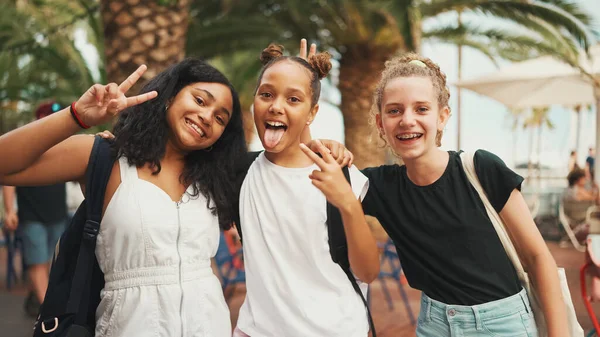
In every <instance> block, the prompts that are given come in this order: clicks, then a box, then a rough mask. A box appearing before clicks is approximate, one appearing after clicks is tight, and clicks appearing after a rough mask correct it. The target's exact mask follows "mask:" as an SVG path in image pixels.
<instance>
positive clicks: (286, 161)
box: [234, 45, 379, 337]
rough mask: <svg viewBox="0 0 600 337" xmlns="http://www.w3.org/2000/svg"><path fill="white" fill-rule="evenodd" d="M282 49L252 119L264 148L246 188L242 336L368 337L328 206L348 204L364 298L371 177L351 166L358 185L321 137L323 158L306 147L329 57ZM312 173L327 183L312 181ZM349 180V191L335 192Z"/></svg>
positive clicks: (371, 273) (371, 247)
mask: <svg viewBox="0 0 600 337" xmlns="http://www.w3.org/2000/svg"><path fill="white" fill-rule="evenodd" d="M282 51H283V49H282V47H280V46H273V45H271V46H269V48H267V49H265V50H264V51H263V53H262V55H261V60H262V62H263V64H265V66H264V68H263V70H262V73H261V74H260V76H259V80H258V87H257V90H256V94H255V98H254V121H255V124H256V129H257V131H258V135H259V137H260V139H261V141H262V144H263V146H264V148H265V152H262V153H260V155H259V156H258V157H257V158H256V160H255V161H254V162H253V163H252V165H251V166H250V169H249V170H248V173H247V175H246V178H245V180H244V182H243V185H242V188H241V193H240V217H241V225H242V228H243V240H244V241H243V242H244V263H245V268H246V288H247V294H246V299H245V301H244V304H243V305H242V307H241V309H240V314H239V319H238V323H237V329H236V331H235V332H234V336H253V337H256V336H261V337H262V336H271V337H274V336H287V337H296V336H297V337H305V336H328V337H335V336H339V337H342V336H343V337H349V336H350V337H351V336H356V337H366V336H367V335H368V331H369V324H368V319H367V312H366V308H365V306H364V304H363V302H362V299H361V298H360V296H359V295H358V294H357V293H356V292H355V290H354V288H353V286H352V284H351V282H350V281H349V280H348V278H347V276H346V274H345V273H344V271H343V270H342V268H340V266H339V265H337V264H336V263H335V262H334V261H333V260H332V257H331V254H330V252H329V246H328V239H327V238H328V236H327V226H326V220H327V212H326V204H327V201H329V202H330V203H331V204H333V205H334V206H336V207H338V209H339V210H340V213H341V215H342V220H343V222H344V230H345V233H346V238H347V243H348V256H349V260H350V266H351V269H352V271H353V272H354V274H355V276H356V277H357V278H358V279H359V284H360V288H361V290H362V292H363V295H364V293H365V292H366V286H367V285H366V283H369V282H371V281H372V280H374V279H375V278H376V277H377V275H378V273H379V257H378V250H377V246H376V243H375V240H374V238H373V237H372V235H371V233H370V230H369V227H368V225H367V223H366V221H365V217H364V213H363V211H362V208H361V204H360V201H359V200H360V199H362V197H363V196H364V195H365V193H366V191H367V188H368V181H367V179H366V178H365V176H364V175H362V174H361V173H360V172H359V171H358V170H357V169H356V168H355V167H351V168H350V170H349V171H350V178H351V181H352V187H350V186H349V185H348V184H347V183H346V179H345V177H344V175H343V173H342V170H341V168H340V165H339V164H338V163H336V162H335V160H334V159H333V158H332V156H331V155H330V154H329V152H328V150H327V149H326V148H325V147H324V146H323V145H322V144H320V143H319V142H318V141H316V142H317V144H318V151H319V152H320V154H321V156H322V159H321V158H320V157H318V156H317V155H316V154H315V153H314V152H312V151H311V150H309V149H308V148H307V147H306V146H304V145H301V142H308V141H309V140H310V139H308V138H309V136H308V134H309V133H308V127H309V125H310V124H311V122H312V121H313V119H314V117H315V115H316V113H317V111H318V109H319V105H318V103H317V102H318V100H319V94H320V90H321V85H320V79H321V78H324V77H325V76H326V75H327V73H328V72H329V70H330V69H331V63H330V60H329V55H328V54H326V53H319V54H316V55H313V56H310V57H309V58H308V59H307V60H305V59H303V58H300V57H288V56H282ZM301 146H302V147H301ZM305 153H306V154H305ZM307 154H308V155H307ZM314 160H317V161H318V166H317V165H315V164H314V162H313V161H314ZM319 169H321V170H320V171H319ZM309 176H313V178H314V179H317V180H319V182H318V183H317V182H315V183H314V185H313V183H311V180H310V179H309ZM341 183H344V184H345V186H347V188H346V189H343V190H341V191H337V189H336V188H335V185H338V184H341ZM319 189H321V190H322V192H321V191H320V190H319ZM326 199H327V200H326Z"/></svg>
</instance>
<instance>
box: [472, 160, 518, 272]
mask: <svg viewBox="0 0 600 337" xmlns="http://www.w3.org/2000/svg"><path fill="white" fill-rule="evenodd" d="M474 155H475V153H470V152H462V153H461V154H460V159H461V161H462V165H463V169H464V171H465V174H466V175H467V178H469V181H470V182H471V185H473V187H475V190H476V191H477V193H478V194H479V198H481V201H483V204H484V205H485V210H486V211H487V214H488V217H489V218H490V221H491V222H492V224H493V225H494V229H495V230H496V233H498V237H499V238H500V241H501V242H502V245H503V246H504V250H505V251H506V254H507V255H508V257H509V258H510V260H511V262H512V263H513V265H514V267H515V270H516V271H517V275H519V278H522V277H526V274H525V271H524V269H523V265H522V264H521V260H520V259H519V255H518V254H517V250H516V249H515V246H514V245H513V243H512V241H511V239H510V236H509V235H508V232H507V231H506V226H505V225H504V222H503V221H502V218H500V215H499V214H498V212H496V210H495V209H494V206H492V204H491V203H490V201H489V199H488V198H487V195H486V194H485V191H484V190H483V186H481V183H480V182H479V178H478V177H477V172H475V163H474V161H473V156H474Z"/></svg>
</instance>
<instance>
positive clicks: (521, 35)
mask: <svg viewBox="0 0 600 337" xmlns="http://www.w3.org/2000/svg"><path fill="white" fill-rule="evenodd" d="M224 3H225V5H224ZM192 9H194V10H195V11H194V12H195V13H196V14H195V16H194V20H193V22H192V24H191V25H190V34H189V35H188V43H187V49H188V51H190V52H192V53H194V54H198V55H202V56H205V57H212V56H216V55H222V54H226V53H231V52H232V51H239V50H254V53H255V54H256V55H257V54H258V51H259V50H260V49H262V48H264V47H265V46H266V45H267V44H268V43H269V42H273V41H277V42H278V43H282V44H284V45H286V46H287V47H291V48H289V49H291V50H292V51H293V52H295V49H294V48H295V47H296V45H297V41H298V40H299V39H300V38H302V37H305V38H308V39H309V40H311V41H316V42H318V43H319V44H320V48H322V49H327V50H330V51H332V52H333V53H334V54H335V56H336V57H337V59H338V60H339V82H338V88H339V90H340V92H341V96H342V100H341V105H340V109H341V110H342V113H343V115H344V127H345V134H346V137H345V138H346V146H347V147H348V148H349V149H350V150H352V151H353V152H354V153H355V155H356V157H357V160H356V164H357V166H359V167H365V166H373V165H379V164H381V163H382V162H383V160H384V159H383V158H384V157H385V155H384V151H383V149H381V148H379V147H378V146H377V142H376V140H377V137H376V136H374V135H373V132H372V128H371V127H370V126H369V123H368V120H369V110H370V107H371V102H372V99H371V95H372V92H373V90H372V89H373V88H374V86H375V84H376V83H377V81H378V80H379V76H380V73H381V70H382V68H383V64H384V61H385V60H387V59H389V58H390V57H392V56H393V55H395V54H396V53H398V52H405V51H417V52H418V51H419V50H420V46H421V43H422V42H423V41H424V40H436V41H441V42H445V43H452V44H459V45H462V46H465V47H468V48H475V49H477V50H479V51H481V52H483V53H484V54H485V55H487V56H489V57H491V58H495V57H496V56H501V57H504V58H508V59H519V58H523V57H528V56H534V55H539V54H553V55H561V57H564V58H565V59H569V60H571V61H573V60H575V59H576V55H577V49H578V48H579V47H582V48H584V49H586V48H587V47H588V46H589V44H590V41H591V39H592V38H591V37H590V32H589V31H590V29H589V27H590V26H591V24H592V20H591V19H590V17H589V16H588V15H587V14H585V13H583V12H582V11H581V10H580V9H579V8H578V6H577V5H575V4H574V3H572V2H570V1H569V0H533V1H521V0H477V1H473V0H431V1H420V0H396V1H391V0H378V1H359V0H355V1H349V0H336V1H322V0H287V1H283V0H280V1H277V0H269V1H264V0H260V1H259V0H244V1H239V0H238V1H235V0H230V1H226V2H225V1H223V2H222V1H216V0H213V1H208V4H206V2H203V4H202V7H200V6H199V5H198V4H193V5H192ZM458 11H460V12H461V13H462V15H463V20H462V22H461V24H460V25H459V26H457V25H456V24H455V23H448V24H444V23H443V24H438V25H434V26H432V27H429V28H424V26H423V22H424V21H425V20H427V19H435V18H438V17H442V16H443V15H446V14H450V15H452V14H455V13H456V12H458ZM467 17H469V18H471V19H472V20H470V21H467V20H466V19H467ZM489 17H493V18H497V19H499V20H497V21H500V19H501V20H504V21H509V22H511V23H512V24H513V26H516V28H514V29H507V28H506V23H501V24H498V25H496V26H494V23H495V21H493V20H488V18H489ZM484 20H485V21H486V23H488V24H489V25H490V28H481V27H478V25H477V24H475V23H473V22H471V21H475V22H483V21H484ZM222 41H227V43H222ZM206 46H210V47H209V48H207V47H206ZM248 63H250V61H248Z"/></svg>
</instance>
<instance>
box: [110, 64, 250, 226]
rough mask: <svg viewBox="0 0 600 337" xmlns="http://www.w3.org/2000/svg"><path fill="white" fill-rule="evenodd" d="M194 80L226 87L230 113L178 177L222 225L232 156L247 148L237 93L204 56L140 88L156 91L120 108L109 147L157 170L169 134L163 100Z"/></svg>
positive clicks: (232, 188)
mask: <svg viewBox="0 0 600 337" xmlns="http://www.w3.org/2000/svg"><path fill="white" fill-rule="evenodd" d="M197 82H205V83H221V84H224V85H226V86H227V87H229V89H230V90H231V95H232V98H233V113H232V115H231V119H230V120H229V123H228V124H227V126H226V127H225V130H224V132H223V135H222V136H221V138H219V139H218V140H217V142H216V143H215V144H214V145H213V146H212V150H211V151H203V150H199V151H193V152H190V153H189V154H188V155H187V156H186V158H185V168H184V171H183V173H182V174H181V177H180V180H181V181H182V183H184V184H186V185H187V184H193V196H198V195H199V193H202V194H203V195H204V196H205V197H206V198H207V200H208V201H207V207H208V208H209V209H210V210H211V211H212V213H213V215H217V216H218V217H219V225H220V227H221V228H222V229H224V230H226V229H229V228H230V227H231V224H232V222H233V221H235V219H237V218H238V213H239V210H238V205H239V184H238V183H237V182H236V168H237V167H236V160H238V159H239V158H240V157H243V156H244V155H246V152H247V150H246V143H245V141H244V128H243V126H242V115H241V113H242V112H241V107H240V101H239V98H238V94H237V92H236V91H235V90H234V88H233V86H232V85H231V83H230V82H229V80H228V79H227V78H226V77H225V75H223V74H222V73H221V72H219V71H218V70H217V69H215V68H214V67H212V66H211V65H209V64H208V63H206V62H205V61H202V60H199V59H193V58H189V59H185V60H183V61H182V62H180V63H177V64H175V65H173V66H171V67H169V68H168V69H166V70H165V71H163V72H161V73H160V74H158V75H156V77H154V78H153V79H151V80H150V81H149V82H148V83H147V84H146V85H145V86H144V87H143V88H142V90H141V91H140V93H146V92H150V91H153V90H156V91H157V92H158V97H156V98H155V99H153V100H150V101H147V102H144V103H142V104H140V105H136V106H133V107H130V108H128V109H126V110H124V111H123V112H122V113H121V114H120V116H119V119H118V121H117V123H116V124H115V127H114V129H113V133H114V135H115V140H114V143H113V150H114V151H115V152H116V154H117V156H118V157H122V156H124V157H126V158H127V160H128V162H129V165H135V166H136V167H142V166H144V165H145V164H150V166H151V167H153V169H154V172H153V174H158V173H159V172H160V171H161V165H160V161H161V159H162V158H163V157H164V155H165V149H166V144H167V138H168V134H169V126H168V124H167V114H166V106H167V104H168V103H169V102H170V101H171V100H172V99H173V98H174V97H175V96H176V95H177V93H179V91H180V90H181V89H183V88H184V87H185V86H187V85H189V84H192V83H197ZM211 200H212V201H213V202H214V205H211Z"/></svg>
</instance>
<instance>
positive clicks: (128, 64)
mask: <svg viewBox="0 0 600 337" xmlns="http://www.w3.org/2000/svg"><path fill="white" fill-rule="evenodd" d="M82 1H83V0H82ZM100 3H101V6H100V11H101V15H102V22H103V24H104V47H105V48H104V52H105V57H106V73H107V78H108V80H109V81H110V82H117V83H120V82H121V81H123V80H125V79H126V78H127V76H129V74H131V73H132V72H133V71H135V69H137V67H139V65H140V64H146V65H147V66H148V71H146V73H145V74H144V77H143V78H142V81H139V82H138V83H137V84H136V87H135V88H133V89H132V90H133V91H137V90H136V89H139V88H140V87H141V86H143V84H144V83H145V82H146V81H145V80H147V79H149V78H152V77H154V76H155V75H156V74H157V73H159V72H161V71H162V70H164V69H165V68H167V67H168V66H169V65H171V64H173V63H176V62H179V61H181V60H182V59H183V58H184V56H185V48H184V47H185V42H186V34H187V29H188V24H189V14H190V1H189V0H135V1H131V0H130V1H123V0H101V1H100Z"/></svg>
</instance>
